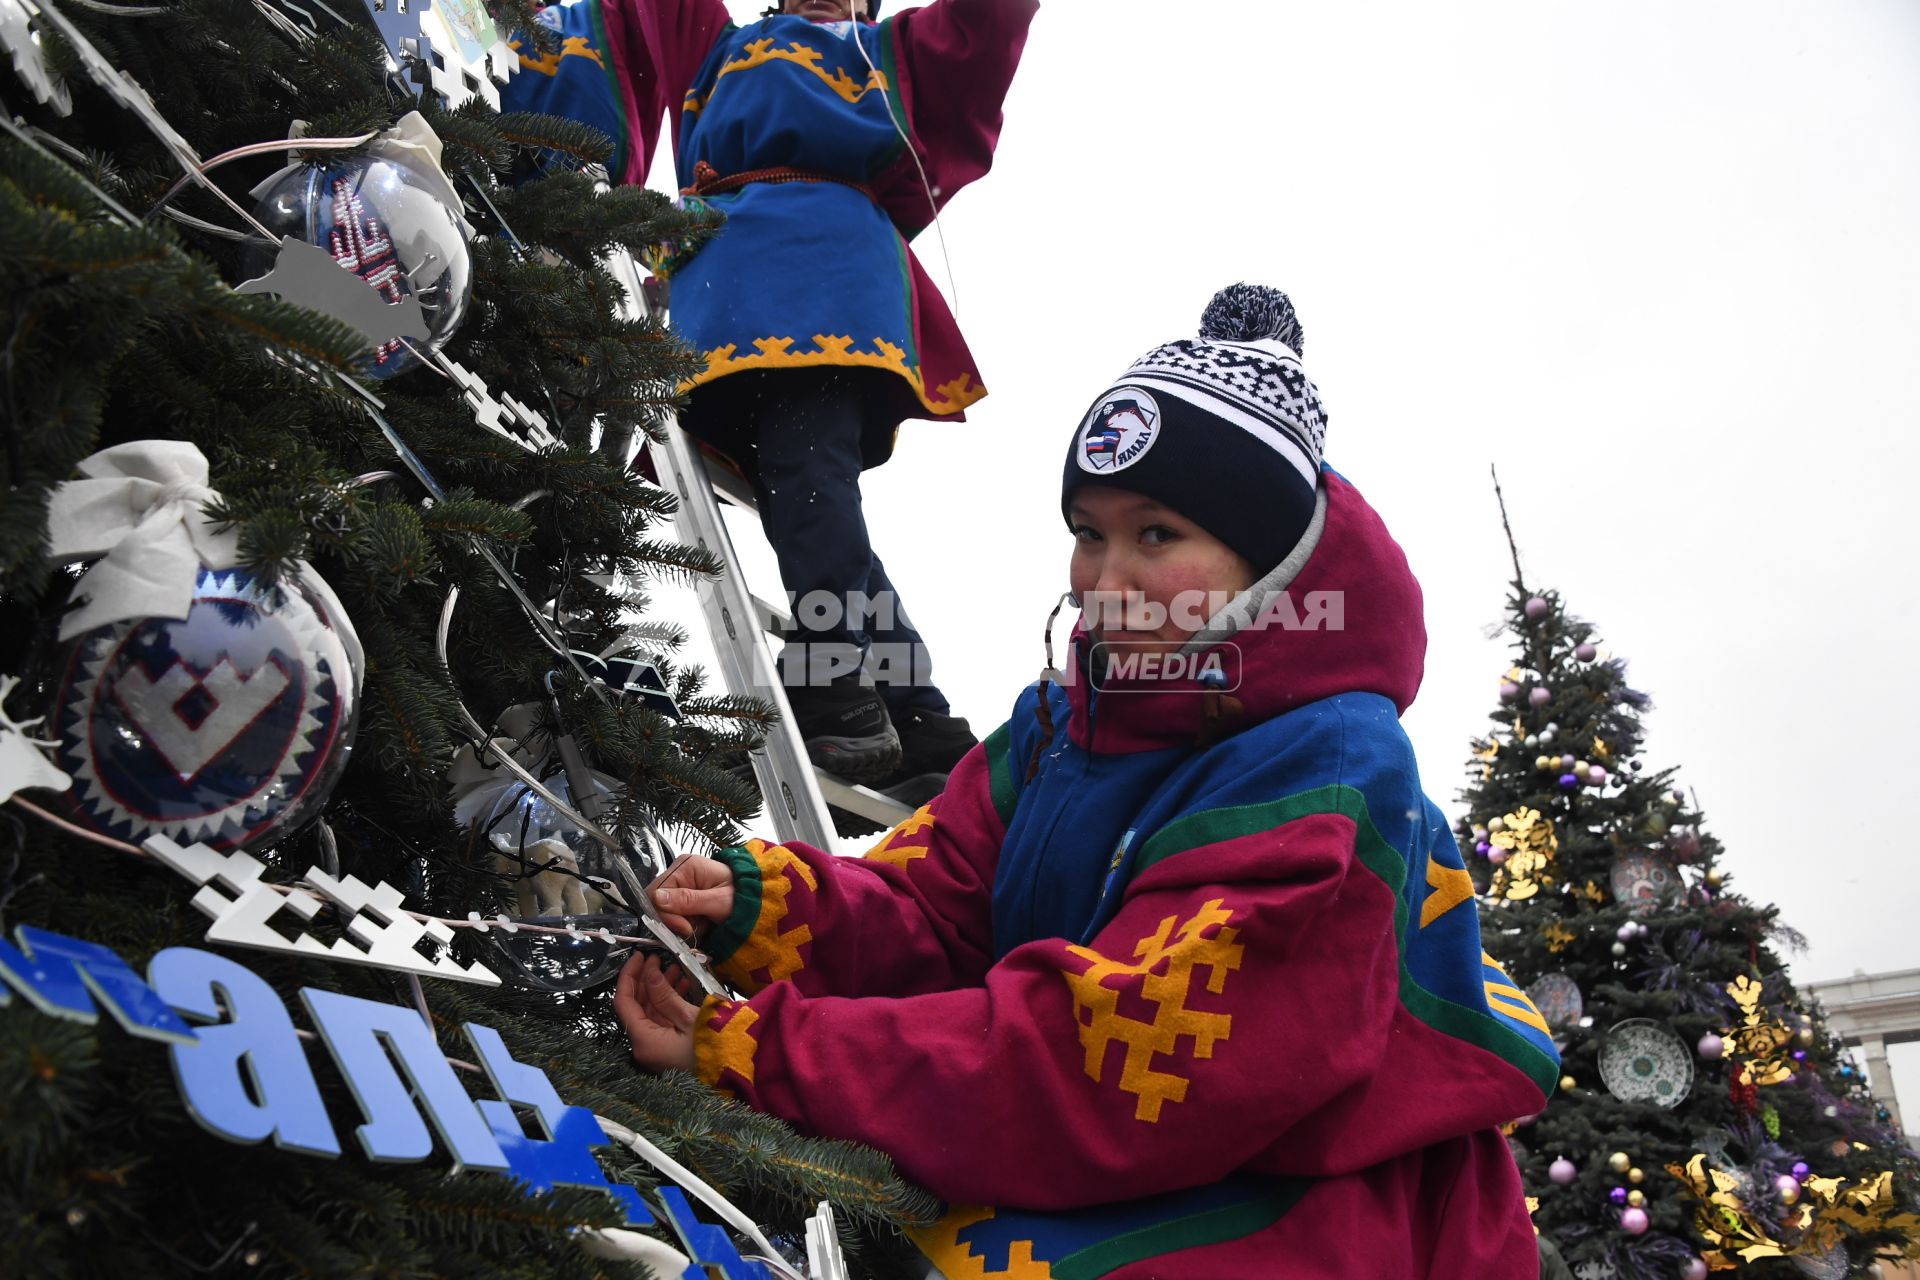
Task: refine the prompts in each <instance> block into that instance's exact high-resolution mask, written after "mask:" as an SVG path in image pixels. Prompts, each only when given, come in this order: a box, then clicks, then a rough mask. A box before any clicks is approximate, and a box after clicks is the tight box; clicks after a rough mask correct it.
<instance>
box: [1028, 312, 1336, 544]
mask: <svg viewBox="0 0 1920 1280" xmlns="http://www.w3.org/2000/svg"><path fill="white" fill-rule="evenodd" d="M1303 341H1304V339H1303V335H1302V334H1301V331H1300V321H1299V319H1298V318H1297V317H1296V316H1295V315H1294V314H1293V303H1292V302H1290V301H1289V300H1288V299H1287V295H1286V294H1284V293H1282V292H1280V291H1279V290H1278V289H1270V288H1266V287H1264V286H1261V285H1250V284H1236V285H1231V286H1229V287H1228V288H1225V289H1222V290H1221V291H1220V292H1219V293H1217V294H1215V295H1214V297H1213V301H1212V302H1210V303H1208V304H1207V309H1206V311H1205V312H1203V313H1202V314H1201V316H1200V336H1199V337H1198V338H1182V339H1180V340H1178V341H1176V342H1169V343H1167V344H1166V345H1164V346H1160V347H1155V348H1154V349H1153V350H1152V351H1149V352H1148V353H1147V354H1146V355H1144V356H1141V357H1140V358H1139V359H1138V360H1136V361H1134V362H1133V366H1132V367H1131V368H1129V369H1128V370H1127V371H1126V373H1125V374H1123V375H1122V376H1121V377H1120V379H1119V381H1117V382H1115V383H1114V384H1113V385H1112V386H1110V387H1108V388H1107V389H1106V390H1105V391H1104V392H1102V393H1101V394H1100V397H1099V398H1098V399H1096V400H1095V401H1094V402H1093V407H1092V408H1091V409H1089V410H1088V411H1087V415H1086V417H1084V418H1083V419H1081V421H1080V426H1079V429H1078V430H1076V431H1075V432H1074V436H1073V444H1072V446H1071V447H1070V448H1069V449H1068V451H1067V466H1066V476H1065V479H1064V481H1063V482H1062V485H1061V495H1060V509H1061V511H1062V512H1063V513H1064V512H1066V511H1067V509H1068V508H1069V507H1070V506H1071V505H1072V502H1073V494H1074V491H1075V490H1076V489H1078V488H1079V487H1080V486H1081V485H1086V484H1103V485H1110V486H1112V487H1113V488H1116V489H1127V490H1130V491H1132V492H1135V493H1140V494H1144V495H1145V496H1147V497H1149V498H1152V499H1154V500H1155V501H1157V502H1161V503H1164V504H1165V505H1166V506H1168V507H1171V508H1172V509H1173V510H1175V511H1178V512H1179V513H1180V514H1181V515H1183V516H1185V517H1186V518H1187V519H1189V520H1192V521H1193V522H1194V523H1195V524H1197V525H1199V526H1200V527H1201V528H1203V529H1205V530H1206V531H1207V532H1208V533H1211V534H1212V535H1213V536H1214V537H1216V538H1218V539H1220V541H1222V542H1224V543H1226V544H1227V545H1228V546H1229V547H1231V548H1233V549H1234V550H1235V551H1237V552H1239V553H1240V555H1242V556H1244V557H1245V558H1246V560H1247V561H1248V562H1249V563H1250V564H1252V566H1253V568H1254V572H1255V573H1265V572H1266V571H1267V570H1268V569H1271V568H1272V567H1273V566H1275V565H1277V564H1279V563H1280V562H1281V561H1282V560H1284V559H1285V558H1286V556H1287V553H1288V552H1289V551H1291V550H1293V547H1294V544H1295V543H1297V542H1298V541H1299V540H1300V535H1301V534H1302V533H1304V532H1305V531H1306V528H1307V523H1308V521H1310V520H1311V519H1312V518H1313V503H1314V491H1315V489H1316V488H1317V487H1318V485H1319V482H1320V453H1321V449H1322V446H1323V445H1324V443H1325V441H1326V434H1327V415H1326V411H1325V410H1324V409H1322V408H1321V407H1320V393H1319V392H1317V391H1315V390H1314V386H1313V383H1311V382H1309V381H1308V380H1307V374H1306V370H1305V369H1303V368H1302V367H1301V364H1300V349H1301V346H1302V345H1303ZM1068 523H1069V524H1071V523H1072V517H1071V516H1069V517H1068Z"/></svg>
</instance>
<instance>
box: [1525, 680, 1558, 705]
mask: <svg viewBox="0 0 1920 1280" xmlns="http://www.w3.org/2000/svg"><path fill="white" fill-rule="evenodd" d="M1527 701H1528V702H1531V703H1532V704H1533V705H1534V706H1536V707H1544V706H1546V705H1547V704H1548V703H1549V702H1552V701H1553V690H1551V689H1549V688H1547V686H1545V685H1536V686H1534V687H1533V689H1531V690H1529V691H1528V693H1527Z"/></svg>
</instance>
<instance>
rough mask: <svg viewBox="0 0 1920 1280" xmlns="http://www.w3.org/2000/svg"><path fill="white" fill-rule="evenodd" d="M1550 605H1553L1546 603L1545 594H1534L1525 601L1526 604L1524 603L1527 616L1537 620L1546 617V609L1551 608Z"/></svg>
mask: <svg viewBox="0 0 1920 1280" xmlns="http://www.w3.org/2000/svg"><path fill="white" fill-rule="evenodd" d="M1552 607H1553V606H1552V605H1550V604H1548V603H1547V601H1546V597H1545V596H1534V597H1533V598H1532V599H1530V600H1528V601H1527V605H1526V609H1527V616H1528V617H1529V618H1532V619H1534V620H1536V621H1538V620H1539V619H1541V618H1544V617H1546V616H1547V610H1549V609H1551V608H1552Z"/></svg>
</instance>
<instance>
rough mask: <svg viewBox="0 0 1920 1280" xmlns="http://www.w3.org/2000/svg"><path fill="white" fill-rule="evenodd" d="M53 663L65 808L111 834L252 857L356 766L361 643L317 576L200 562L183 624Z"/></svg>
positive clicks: (67, 653) (102, 631)
mask: <svg viewBox="0 0 1920 1280" xmlns="http://www.w3.org/2000/svg"><path fill="white" fill-rule="evenodd" d="M58 669H59V677H58V680H57V682H56V685H55V694H54V702H53V705H52V706H51V707H50V708H49V710H48V714H47V719H46V723H47V724H49V725H51V726H53V727H54V729H55V732H56V734H57V737H58V740H59V746H58V748H57V755H56V760H57V763H58V764H59V765H60V767H61V768H62V769H64V770H66V772H67V773H68V774H69V775H70V776H71V777H72V778H73V788H72V790H70V791H68V792H67V793H66V795H65V800H66V804H67V808H68V811H69V812H70V813H71V815H72V817H73V818H74V820H75V821H77V822H79V823H81V824H82V825H84V826H87V827H90V828H92V829H93V830H95V831H98V832H101V833H102V834H105V835H109V836H113V837H116V838H118V839H121V840H126V841H128V842H130V843H134V844H138V843H139V842H140V841H142V840H144V839H145V838H146V837H148V836H150V835H165V836H168V837H170V838H172V839H173V840H175V841H177V842H178V843H180V844H191V843H193V842H195V841H202V842H204V843H206V844H207V845H209V846H211V847H213V848H215V849H236V848H238V849H249V848H256V847H259V846H263V845H266V844H270V843H272V842H273V841H276V840H281V839H284V838H286V837H287V836H288V835H290V834H292V833H293V832H294V831H295V830H296V829H298V828H299V827H300V826H301V825H303V824H304V823H306V822H307V821H308V820H310V819H311V818H313V817H316V816H317V815H318V814H319V813H320V811H321V810H322V809H323V808H324V807H325V806H326V802H327V799H328V797H329V796H330V795H331V794H332V792H333V788H334V784H335V783H337V782H338V781H339V780H340V775H341V773H342V772H343V771H344V770H345V769H346V766H347V758H348V754H349V752H350V751H351V749H352V745H353V733H354V727H355V724H356V722H357V719H358V716H359V710H360V677H361V656H360V645H359V641H358V639H357V638H355V636H354V634H353V628H352V624H351V623H350V622H349V621H348V620H347V618H346V617H345V616H344V614H342V613H341V612H340V610H339V606H338V603H337V602H336V601H335V600H334V598H333V594H332V592H331V591H329V590H327V589H326V586H325V583H324V582H321V581H320V580H319V578H318V576H317V575H315V574H313V572H312V571H311V570H306V571H305V572H303V573H302V574H300V575H298V576H295V577H291V578H285V579H283V580H282V581H281V582H280V583H279V584H278V585H276V586H271V587H269V586H264V585H262V584H261V583H260V582H259V581H258V579H256V578H255V577H254V576H253V575H251V574H249V573H248V572H246V571H245V570H243V569H207V568H202V569H201V570H200V572H199V576H198V578H197V579H196V581H195V583H194V590H193V602H192V606H191V608H190V610H189V611H188V613H187V616H186V617H185V618H182V619H173V618H135V619H130V620H128V621H124V622H114V623H108V624H106V625H105V626H100V627H96V628H94V629H93V630H91V631H87V632H85V633H83V634H81V635H79V636H77V637H75V638H74V639H73V640H71V641H69V642H68V643H67V645H66V646H65V647H64V648H63V649H62V650H61V652H60V657H59V668H58Z"/></svg>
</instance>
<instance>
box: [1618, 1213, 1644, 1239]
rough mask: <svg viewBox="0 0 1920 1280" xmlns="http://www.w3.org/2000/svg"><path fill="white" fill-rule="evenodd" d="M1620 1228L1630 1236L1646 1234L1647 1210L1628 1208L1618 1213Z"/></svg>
mask: <svg viewBox="0 0 1920 1280" xmlns="http://www.w3.org/2000/svg"><path fill="white" fill-rule="evenodd" d="M1620 1229H1621V1230H1622V1231H1624V1232H1626V1233H1627V1234H1628V1235H1630V1236H1643V1235H1645V1234H1647V1211H1646V1210H1645V1209H1628V1210H1627V1211H1626V1212H1625V1213H1623V1214H1621V1215H1620Z"/></svg>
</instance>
